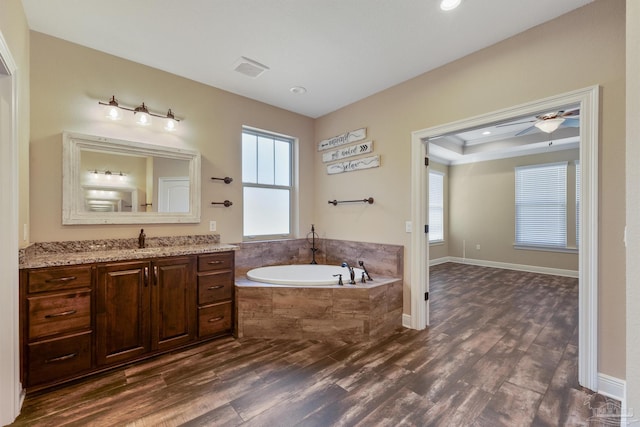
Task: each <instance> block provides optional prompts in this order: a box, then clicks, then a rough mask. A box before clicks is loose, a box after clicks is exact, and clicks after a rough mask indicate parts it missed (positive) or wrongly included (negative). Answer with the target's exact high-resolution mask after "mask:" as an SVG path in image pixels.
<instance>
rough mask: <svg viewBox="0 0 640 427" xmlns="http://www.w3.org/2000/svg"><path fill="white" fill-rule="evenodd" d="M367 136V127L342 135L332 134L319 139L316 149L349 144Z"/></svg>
mask: <svg viewBox="0 0 640 427" xmlns="http://www.w3.org/2000/svg"><path fill="white" fill-rule="evenodd" d="M366 137H367V128H362V129H356V130H352V131H351V132H347V133H343V134H342V135H338V136H334V137H332V138H329V139H325V140H323V141H320V143H319V144H318V151H323V150H328V149H329V148H335V147H339V146H341V145H346V144H351V143H352V142H356V141H362V140H363V139H365V138H366Z"/></svg>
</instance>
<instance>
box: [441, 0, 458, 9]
mask: <svg viewBox="0 0 640 427" xmlns="http://www.w3.org/2000/svg"><path fill="white" fill-rule="evenodd" d="M461 2H462V0H442V1H441V2H440V9H442V10H445V11H448V10H453V9H455V8H456V7H458V6H460V3H461Z"/></svg>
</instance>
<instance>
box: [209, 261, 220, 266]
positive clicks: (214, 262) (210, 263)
mask: <svg viewBox="0 0 640 427" xmlns="http://www.w3.org/2000/svg"><path fill="white" fill-rule="evenodd" d="M223 262H224V261H209V262H208V263H207V264H209V265H216V264H222V263H223Z"/></svg>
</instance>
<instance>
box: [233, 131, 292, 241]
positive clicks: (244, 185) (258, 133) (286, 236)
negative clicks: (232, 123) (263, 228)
mask: <svg viewBox="0 0 640 427" xmlns="http://www.w3.org/2000/svg"><path fill="white" fill-rule="evenodd" d="M245 133H246V134H252V135H256V136H261V137H265V138H272V139H274V140H277V141H282V142H287V143H288V144H289V185H275V184H261V183H257V182H256V183H251V182H245V181H244V174H243V179H242V197H243V218H242V239H243V241H260V240H282V239H289V238H292V237H293V236H294V223H295V219H294V214H295V211H296V210H295V209H294V200H295V197H294V194H295V181H294V179H295V173H294V171H295V168H296V163H295V153H296V141H297V140H296V138H294V137H292V136H288V135H283V134H279V133H275V132H271V131H267V130H262V129H257V128H253V127H249V126H243V127H242V135H244V134H245ZM241 139H242V138H241ZM242 152H243V150H242V149H241V154H242ZM256 155H257V154H256ZM245 188H267V189H277V190H287V191H289V227H288V228H289V233H286V234H260V235H247V234H245V232H244V205H245V203H244V193H245Z"/></svg>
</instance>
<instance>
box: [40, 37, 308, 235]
mask: <svg viewBox="0 0 640 427" xmlns="http://www.w3.org/2000/svg"><path fill="white" fill-rule="evenodd" d="M31 93H32V100H31V191H30V195H31V241H32V242H41V241H56V240H75V239H93V238H124V237H135V236H137V235H138V232H139V229H140V226H139V225H100V226H83V225H80V226H63V225H62V219H61V218H62V214H61V212H62V205H61V203H62V178H61V177H62V132H63V131H65V130H68V131H75V132H80V133H85V134H90V135H99V136H106V137H112V138H117V139H128V140H134V141H141V142H148V143H157V144H160V145H170V146H173V147H183V148H189V149H195V150H198V151H200V153H201V155H202V215H201V220H202V221H201V223H200V224H195V225H192V224H191V225H187V224H181V225H166V224H162V225H149V224H147V225H145V227H144V228H145V233H146V234H147V236H149V237H153V236H160V235H162V236H171V235H186V234H196V233H208V231H209V225H208V224H209V221H210V220H215V221H217V228H218V231H219V233H220V235H221V238H222V240H223V241H225V242H238V241H241V240H242V222H241V221H242V185H241V182H242V180H241V178H242V177H241V176H240V171H241V159H240V156H241V144H240V142H241V129H242V125H248V126H252V127H256V128H261V129H266V130H270V131H273V132H278V133H282V134H286V135H290V136H293V137H296V138H299V153H300V165H299V166H300V187H301V188H303V189H305V191H302V192H301V193H300V223H301V227H302V232H301V235H306V229H307V228H308V227H310V225H311V223H312V216H313V211H312V206H313V200H314V198H313V192H312V191H310V190H309V189H313V187H314V176H313V153H314V148H313V147H314V146H315V144H314V138H313V130H314V121H313V120H312V119H310V118H308V117H304V116H301V115H299V114H294V113H291V112H288V111H285V110H282V109H279V108H276V107H272V106H269V105H266V104H263V103H260V102H256V101H253V100H250V99H248V98H244V97H240V96H237V95H234V94H231V93H229V92H225V91H222V90H219V89H216V88H213V87H210V86H205V85H202V84H199V83H196V82H194V81H191V80H188V79H184V78H181V77H177V76H175V75H172V74H169V73H166V72H163V71H160V70H157V69H153V68H149V67H146V66H143V65H140V64H136V63H133V62H130V61H127V60H124V59H121V58H116V57H114V56H111V55H107V54H105V53H101V52H98V51H95V50H92V49H88V48H84V47H81V46H79V45H75V44H72V43H68V42H65V41H63V40H60V39H56V38H53V37H50V36H46V35H44V34H41V33H36V32H32V33H31ZM111 95H116V97H117V98H118V99H119V100H120V102H121V103H122V104H125V105H133V106H135V105H138V104H139V103H141V102H142V101H144V102H145V103H146V105H147V106H149V108H150V109H151V110H152V111H154V109H155V111H157V112H162V111H163V110H167V109H168V108H172V109H173V111H174V113H175V114H176V116H178V117H181V118H184V119H185V120H184V121H183V122H181V123H180V127H179V130H178V131H177V132H176V133H175V134H168V133H166V132H164V131H162V130H161V126H152V127H150V128H141V127H138V126H135V125H134V124H132V123H131V122H130V121H128V120H126V119H127V118H129V117H130V116H128V115H125V117H124V118H123V120H121V121H119V122H109V121H107V120H105V119H104V118H103V113H102V109H101V108H100V106H99V105H98V101H99V100H102V101H107V100H108V98H110V97H111ZM212 176H215V177H224V176H230V177H232V178H234V181H233V183H231V184H229V185H226V184H223V183H221V182H220V181H211V179H210V178H211V177H212ZM225 199H228V200H231V201H232V202H233V206H232V207H230V208H224V207H217V206H215V207H212V206H211V204H210V203H211V202H213V201H222V200H225Z"/></svg>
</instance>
